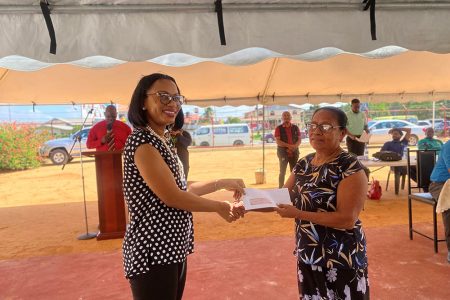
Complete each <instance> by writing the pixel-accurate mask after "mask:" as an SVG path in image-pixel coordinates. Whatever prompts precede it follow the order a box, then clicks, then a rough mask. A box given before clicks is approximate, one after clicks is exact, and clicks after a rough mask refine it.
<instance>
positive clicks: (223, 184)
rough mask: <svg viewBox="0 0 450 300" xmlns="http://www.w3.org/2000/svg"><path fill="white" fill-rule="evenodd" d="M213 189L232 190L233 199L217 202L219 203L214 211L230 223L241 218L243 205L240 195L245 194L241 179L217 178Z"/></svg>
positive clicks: (243, 210)
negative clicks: (231, 200)
mask: <svg viewBox="0 0 450 300" xmlns="http://www.w3.org/2000/svg"><path fill="white" fill-rule="evenodd" d="M214 185H215V190H220V189H225V190H228V191H232V192H233V198H234V201H233V202H230V201H225V202H217V203H218V204H219V207H218V209H217V210H216V212H217V213H218V214H219V216H221V217H222V218H223V219H224V220H225V221H227V222H229V223H231V222H233V221H236V220H238V219H239V218H243V217H244V214H245V207H244V204H243V202H242V201H241V198H242V196H243V195H244V194H245V191H244V188H245V184H244V181H243V180H242V179H219V180H216V181H215V183H214Z"/></svg>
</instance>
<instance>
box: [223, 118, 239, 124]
mask: <svg viewBox="0 0 450 300" xmlns="http://www.w3.org/2000/svg"><path fill="white" fill-rule="evenodd" d="M225 123H227V124H236V123H242V122H241V119H239V118H237V117H228V118H227V121H226V122H225Z"/></svg>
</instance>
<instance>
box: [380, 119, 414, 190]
mask: <svg viewBox="0 0 450 300" xmlns="http://www.w3.org/2000/svg"><path fill="white" fill-rule="evenodd" d="M403 132H405V136H403ZM389 134H392V141H389V142H386V143H384V145H383V147H382V148H381V150H380V151H392V152H396V153H398V154H400V155H401V156H403V153H404V151H405V148H406V147H407V146H408V142H409V137H410V135H411V128H392V129H391V130H389ZM402 137H403V138H402ZM391 170H392V171H394V173H395V175H396V176H405V175H406V174H407V173H408V171H407V169H406V167H391ZM397 192H398V191H396V193H397Z"/></svg>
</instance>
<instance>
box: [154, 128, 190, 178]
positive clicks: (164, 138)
mask: <svg viewBox="0 0 450 300" xmlns="http://www.w3.org/2000/svg"><path fill="white" fill-rule="evenodd" d="M145 129H147V131H148V132H150V133H151V134H152V135H154V136H155V137H156V138H157V139H159V140H160V141H161V142H162V144H163V145H164V147H165V148H166V150H167V152H169V156H170V158H172V161H176V162H177V164H178V175H180V179H181V181H183V182H184V181H185V180H186V177H185V175H184V168H183V164H182V163H181V161H180V158H179V157H178V155H177V156H176V157H175V155H174V153H173V151H172V149H171V148H170V146H169V145H168V141H167V138H166V137H161V136H160V135H159V134H157V133H156V132H155V131H154V130H153V128H152V127H150V125H147V126H146V127H145Z"/></svg>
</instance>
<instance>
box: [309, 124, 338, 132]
mask: <svg viewBox="0 0 450 300" xmlns="http://www.w3.org/2000/svg"><path fill="white" fill-rule="evenodd" d="M317 128H319V131H320V132H322V133H327V132H330V131H331V130H333V129H334V128H343V126H333V125H330V124H321V125H319V124H315V123H308V124H306V129H307V130H309V131H312V132H314V131H316V129H317Z"/></svg>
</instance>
